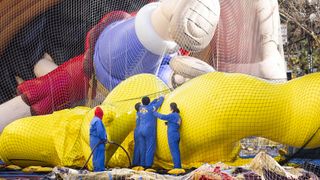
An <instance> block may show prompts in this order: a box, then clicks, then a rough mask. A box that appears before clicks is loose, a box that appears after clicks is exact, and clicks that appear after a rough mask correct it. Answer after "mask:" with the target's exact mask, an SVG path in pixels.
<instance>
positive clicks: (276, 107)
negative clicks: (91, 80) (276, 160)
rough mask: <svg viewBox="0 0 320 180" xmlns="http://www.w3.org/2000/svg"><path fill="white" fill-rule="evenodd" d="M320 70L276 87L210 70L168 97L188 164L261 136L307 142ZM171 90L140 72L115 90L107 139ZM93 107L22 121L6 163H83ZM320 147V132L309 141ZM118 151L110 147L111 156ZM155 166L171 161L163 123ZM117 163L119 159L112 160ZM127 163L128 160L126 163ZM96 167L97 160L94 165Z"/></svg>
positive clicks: (7, 137)
mask: <svg viewBox="0 0 320 180" xmlns="http://www.w3.org/2000/svg"><path fill="white" fill-rule="evenodd" d="M319 89H320V74H319V73H315V74H311V75H308V76H304V77H302V78H299V79H295V80H292V81H290V82H288V83H284V84H270V83H268V82H265V81H262V80H259V79H256V78H254V77H250V76H247V75H242V74H226V73H219V72H214V73H209V74H206V75H203V76H200V77H198V78H195V79H193V80H191V81H189V82H187V83H186V84H184V85H182V86H181V87H179V88H178V89H176V90H174V91H173V92H170V93H169V94H167V95H166V97H165V101H164V103H163V105H162V107H161V109H160V110H159V112H160V113H163V114H167V113H169V104H170V103H171V102H176V103H177V104H178V106H179V108H180V110H181V117H182V125H181V129H180V131H181V141H180V150H181V158H182V164H183V167H184V168H188V167H190V166H193V165H196V164H199V163H204V162H209V163H214V162H217V161H223V162H228V161H231V160H234V158H235V156H236V154H235V153H234V152H235V149H237V148H238V146H237V145H236V144H237V143H238V142H239V140H241V139H242V138H245V137H249V136H260V137H265V138H268V139H271V140H273V141H276V142H280V143H283V144H287V145H291V146H295V147H300V146H303V145H304V144H305V142H306V141H307V140H308V139H309V138H310V137H311V136H312V135H313V134H314V133H315V132H317V130H318V128H319V126H320V111H319V107H320V91H319ZM166 90H168V89H167V87H166V86H165V85H164V84H163V83H162V82H161V81H160V80H158V79H157V78H156V77H155V76H153V75H147V74H142V75H137V76H134V77H131V78H129V79H128V80H126V81H124V82H123V83H121V84H120V85H119V86H118V87H117V88H115V89H114V90H113V91H112V92H111V93H110V94H109V96H108V97H107V98H106V100H105V102H104V103H103V104H102V105H101V107H102V108H103V110H104V112H105V114H106V115H105V116H104V118H103V122H104V124H105V125H106V127H107V133H108V139H109V140H112V141H115V142H117V143H121V142H123V140H124V139H125V138H126V137H127V136H128V135H129V133H130V132H131V131H132V130H133V128H134V123H135V111H134V108H133V106H134V104H135V103H136V102H137V101H139V99H132V98H134V97H141V96H144V95H147V94H152V93H154V92H163V91H166ZM93 112H94V110H90V109H88V108H84V107H78V108H74V109H71V110H63V111H59V112H55V113H53V114H51V115H47V116H38V117H30V118H24V119H21V120H18V121H16V122H14V123H12V124H10V125H9V126H7V127H6V128H5V130H4V131H3V133H2V134H1V137H0V157H1V159H2V160H4V161H5V162H6V163H14V164H17V165H21V166H26V165H46V166H48V165H51V166H54V165H62V166H82V165H83V163H84V161H85V160H86V158H88V156H89V154H90V152H91V151H90V147H89V123H90V121H91V119H92V117H93ZM319 146H320V132H317V133H316V136H315V137H314V138H313V139H312V140H311V141H310V143H309V144H308V145H307V147H308V148H316V147H319ZM115 151H116V148H114V147H111V146H108V147H107V150H106V154H107V161H109V160H110V158H111V157H112V155H113V154H114V153H115ZM156 159H157V160H156V162H155V163H156V164H157V165H159V166H162V167H168V165H169V166H170V165H171V155H170V151H169V147H168V142H167V127H166V126H165V125H164V123H163V121H158V129H157V150H156ZM113 164H114V163H113ZM119 164H121V162H119ZM90 167H92V164H90Z"/></svg>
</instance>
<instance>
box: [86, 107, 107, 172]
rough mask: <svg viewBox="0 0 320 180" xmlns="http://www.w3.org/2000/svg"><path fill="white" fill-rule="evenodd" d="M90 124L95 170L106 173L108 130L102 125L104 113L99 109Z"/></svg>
mask: <svg viewBox="0 0 320 180" xmlns="http://www.w3.org/2000/svg"><path fill="white" fill-rule="evenodd" d="M94 114H95V116H94V117H93V119H92V121H91V123H90V147H91V150H92V151H93V158H92V162H93V170H94V171H95V172H96V171H105V165H104V164H105V143H106V142H107V133H106V129H105V127H104V125H103V123H102V118H103V111H102V109H101V108H100V107H97V108H96V110H95V112H94Z"/></svg>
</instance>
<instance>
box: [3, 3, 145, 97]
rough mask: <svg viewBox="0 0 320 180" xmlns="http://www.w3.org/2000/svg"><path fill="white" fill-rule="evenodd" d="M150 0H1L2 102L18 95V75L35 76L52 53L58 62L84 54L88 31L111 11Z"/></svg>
mask: <svg viewBox="0 0 320 180" xmlns="http://www.w3.org/2000/svg"><path fill="white" fill-rule="evenodd" d="M148 2H149V1H147V0H139V1H129V0H120V1H108V0H97V1H88V0H80V1H79V0H64V1H63V0H53V1H25V0H21V1H7V0H6V1H1V2H0V7H1V9H2V10H1V14H0V15H1V16H0V18H1V24H0V33H1V37H0V39H1V43H0V59H1V66H0V70H1V72H2V73H1V74H0V78H1V79H3V80H5V81H4V82H2V83H1V85H0V87H1V93H0V103H3V102H5V101H7V100H10V99H11V98H12V97H14V96H15V95H16V86H17V82H16V76H18V77H20V78H22V79H23V80H29V79H33V78H35V75H34V72H33V69H34V65H35V64H36V63H37V62H38V61H39V60H40V59H41V58H42V57H43V56H44V54H45V53H48V54H49V55H50V56H51V57H52V59H53V60H54V62H55V63H56V64H58V65H60V64H62V63H64V62H66V61H67V60H69V59H70V58H73V57H75V56H78V55H80V54H82V53H84V50H85V49H84V46H85V37H86V34H87V32H88V31H89V30H90V29H91V28H92V27H93V26H94V25H96V24H97V23H98V21H99V20H100V19H101V18H102V17H103V16H104V15H105V14H107V13H109V12H112V11H116V10H123V11H126V12H128V13H130V12H134V11H137V10H138V9H139V8H141V7H142V6H143V5H145V4H146V3H148Z"/></svg>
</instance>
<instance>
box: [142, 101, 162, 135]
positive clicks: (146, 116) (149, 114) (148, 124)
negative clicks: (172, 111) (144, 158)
mask: <svg viewBox="0 0 320 180" xmlns="http://www.w3.org/2000/svg"><path fill="white" fill-rule="evenodd" d="M163 100H164V98H163V97H160V98H159V99H155V100H153V101H152V102H151V103H150V104H148V105H142V106H141V107H140V109H139V113H140V114H139V115H140V124H139V126H140V127H141V128H140V129H141V131H142V134H144V135H146V134H149V133H151V132H155V130H156V129H155V128H156V125H157V124H156V122H157V119H156V117H155V116H154V115H153V112H155V111H157V110H158V108H159V107H160V106H161V105H162V103H163Z"/></svg>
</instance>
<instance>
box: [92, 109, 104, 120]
mask: <svg viewBox="0 0 320 180" xmlns="http://www.w3.org/2000/svg"><path fill="white" fill-rule="evenodd" d="M94 115H95V116H96V117H98V118H100V119H101V120H102V118H103V110H102V109H101V108H100V107H97V108H96V110H95V111H94Z"/></svg>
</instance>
